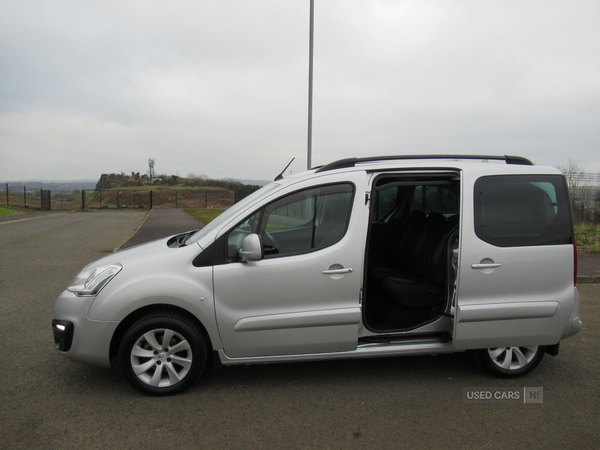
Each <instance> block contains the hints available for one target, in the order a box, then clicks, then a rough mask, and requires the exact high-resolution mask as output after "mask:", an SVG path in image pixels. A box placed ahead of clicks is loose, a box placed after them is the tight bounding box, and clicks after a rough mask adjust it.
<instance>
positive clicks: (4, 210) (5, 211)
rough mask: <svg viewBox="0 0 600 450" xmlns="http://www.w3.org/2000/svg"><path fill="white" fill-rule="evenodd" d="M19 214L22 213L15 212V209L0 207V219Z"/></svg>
mask: <svg viewBox="0 0 600 450" xmlns="http://www.w3.org/2000/svg"><path fill="white" fill-rule="evenodd" d="M21 213H22V211H17V210H16V209H8V208H2V207H1V206H0V217H4V216H11V215H13V214H21Z"/></svg>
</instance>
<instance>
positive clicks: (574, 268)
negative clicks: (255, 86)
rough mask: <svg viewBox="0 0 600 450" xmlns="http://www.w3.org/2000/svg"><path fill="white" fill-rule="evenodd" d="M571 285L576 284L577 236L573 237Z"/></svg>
mask: <svg viewBox="0 0 600 450" xmlns="http://www.w3.org/2000/svg"><path fill="white" fill-rule="evenodd" d="M573 286H577V238H573Z"/></svg>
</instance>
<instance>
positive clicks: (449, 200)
mask: <svg viewBox="0 0 600 450" xmlns="http://www.w3.org/2000/svg"><path fill="white" fill-rule="evenodd" d="M412 209H420V210H421V211H424V212H425V214H429V213H430V212H432V211H435V212H439V213H441V214H447V215H450V214H457V213H458V199H457V196H456V194H455V193H454V192H452V191H451V190H449V189H448V188H446V187H443V186H417V187H416V188H415V192H414V194H413V201H412Z"/></svg>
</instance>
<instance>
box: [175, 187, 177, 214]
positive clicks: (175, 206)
mask: <svg viewBox="0 0 600 450" xmlns="http://www.w3.org/2000/svg"><path fill="white" fill-rule="evenodd" d="M175 209H177V189H175Z"/></svg>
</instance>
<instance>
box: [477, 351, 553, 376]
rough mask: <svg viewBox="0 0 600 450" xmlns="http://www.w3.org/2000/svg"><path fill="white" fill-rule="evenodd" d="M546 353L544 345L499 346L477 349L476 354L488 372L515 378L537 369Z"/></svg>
mask: <svg viewBox="0 0 600 450" xmlns="http://www.w3.org/2000/svg"><path fill="white" fill-rule="evenodd" d="M544 353H546V350H545V348H544V346H531V347H499V348H486V349H481V350H476V351H475V356H476V358H477V360H478V361H479V363H480V364H481V365H482V366H483V368H484V369H486V370H487V371H488V372H491V373H492V374H494V375H496V376H498V377H502V378H514V377H519V376H521V375H525V374H526V373H529V372H531V371H532V370H533V369H535V368H536V367H537V365H538V364H539V363H540V362H541V361H542V358H543V357H544Z"/></svg>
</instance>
